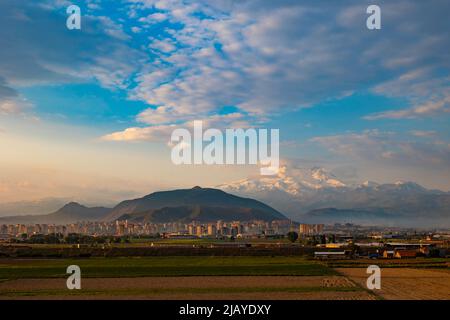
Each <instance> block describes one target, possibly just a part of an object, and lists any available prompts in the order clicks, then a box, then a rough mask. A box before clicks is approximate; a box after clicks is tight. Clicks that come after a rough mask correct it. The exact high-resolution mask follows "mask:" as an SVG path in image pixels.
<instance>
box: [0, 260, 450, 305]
mask: <svg viewBox="0 0 450 320" xmlns="http://www.w3.org/2000/svg"><path fill="white" fill-rule="evenodd" d="M72 264H75V265H78V266H80V268H81V277H82V289H81V290H68V289H67V288H66V278H67V276H68V275H67V274H66V268H67V266H69V265H72ZM369 264H379V265H380V267H381V268H382V290H380V291H370V290H367V289H366V287H365V281H366V279H367V274H366V272H365V271H366V267H367V265H369ZM330 283H331V285H327V284H330ZM449 292H450V271H449V267H448V259H440V258H436V259H409V260H377V261H376V262H374V261H372V260H368V259H367V260H365V259H359V260H333V261H317V260H312V259H308V258H306V257H301V256H274V257H271V256H235V257H230V256H205V257H203V256H160V257H111V258H78V259H17V258H16V259H1V260H0V299H74V298H75V299H220V300H226V299H263V300H264V299H289V300H291V299H293V300H295V299H302V300H307V299H324V300H326V299H332V300H341V299H343V300H354V299H357V300H374V299H450V296H449V294H448V293H449Z"/></svg>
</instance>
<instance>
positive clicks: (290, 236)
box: [287, 231, 298, 243]
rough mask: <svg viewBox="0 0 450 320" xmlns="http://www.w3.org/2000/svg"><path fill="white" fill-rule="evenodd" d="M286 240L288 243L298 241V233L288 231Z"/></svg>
mask: <svg viewBox="0 0 450 320" xmlns="http://www.w3.org/2000/svg"><path fill="white" fill-rule="evenodd" d="M287 238H288V239H289V241H290V242H292V243H294V242H295V241H297V239H298V233H297V232H294V231H290V232H288V234H287Z"/></svg>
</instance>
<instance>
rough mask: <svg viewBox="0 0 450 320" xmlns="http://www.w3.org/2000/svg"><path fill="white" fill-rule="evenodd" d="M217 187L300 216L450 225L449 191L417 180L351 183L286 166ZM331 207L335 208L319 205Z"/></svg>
mask: <svg viewBox="0 0 450 320" xmlns="http://www.w3.org/2000/svg"><path fill="white" fill-rule="evenodd" d="M218 188H220V189H222V190H224V191H227V192H230V193H234V194H238V195H244V196H249V197H252V198H255V199H258V200H261V201H264V202H266V203H268V204H269V205H271V206H273V207H274V208H276V209H277V210H279V211H281V212H283V213H285V214H286V215H288V216H290V217H291V218H292V219H296V220H300V221H307V222H315V221H320V222H330V223H332V222H344V221H345V222H354V223H362V222H364V223H366V224H367V223H369V224H370V223H373V224H379V223H380V222H382V223H384V224H391V225H399V224H402V225H417V224H426V225H430V226H431V225H442V223H444V224H446V225H449V226H450V193H446V192H443V191H439V190H429V189H426V188H424V187H422V186H420V185H419V184H417V183H414V182H403V181H398V182H395V183H388V184H379V183H376V182H373V181H365V182H361V183H351V182H346V181H342V180H341V179H339V178H338V177H336V176H335V175H334V174H333V173H332V172H330V171H328V170H326V169H324V168H318V167H314V168H289V169H288V168H287V167H285V166H284V167H282V168H280V170H279V173H278V175H277V176H274V177H264V176H261V177H257V178H254V179H243V180H240V181H236V182H233V183H228V184H222V185H220V186H218ZM327 208H333V210H332V211H323V210H322V211H318V209H327ZM339 210H346V211H345V213H344V212H343V211H339ZM350 210H351V211H350ZM349 212H351V215H349ZM355 212H360V215H358V214H355Z"/></svg>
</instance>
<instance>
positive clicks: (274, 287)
mask: <svg viewBox="0 0 450 320" xmlns="http://www.w3.org/2000/svg"><path fill="white" fill-rule="evenodd" d="M324 283H332V284H333V287H332V288H325V291H322V288H323V286H324ZM81 285H82V290H81V291H78V292H76V295H73V294H72V293H73V292H72V291H69V290H67V289H66V283H65V279H20V280H12V281H5V282H1V283H0V299H55V300H58V299H160V300H164V299H194V300H195V299H213V300H216V299H218V300H227V299H238V300H239V299H250V300H251V299H262V300H264V299H290V300H292V299H293V300H296V299H302V300H303V299H305V300H307V299H324V300H326V299H330V300H355V299H374V298H375V296H373V295H371V294H370V293H368V292H366V291H360V290H358V288H357V287H356V286H355V284H354V283H353V282H351V281H349V280H348V279H347V278H345V277H339V276H332V277H324V276H302V277H295V276H281V277H280V276H264V277H259V276H255V277H248V276H245V277H238V276H236V277H219V276H207V277H145V278H87V279H82V283H81ZM318 288H319V290H318ZM345 289H349V291H345ZM83 290H87V291H88V292H89V293H88V294H86V295H83V293H82V291H83ZM192 290H194V292H192ZM353 290H356V291H353ZM303 291H304V292H303ZM108 292H110V294H108Z"/></svg>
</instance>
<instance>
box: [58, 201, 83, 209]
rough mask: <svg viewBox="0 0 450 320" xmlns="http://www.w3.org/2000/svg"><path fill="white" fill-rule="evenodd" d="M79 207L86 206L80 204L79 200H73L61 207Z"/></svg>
mask: <svg viewBox="0 0 450 320" xmlns="http://www.w3.org/2000/svg"><path fill="white" fill-rule="evenodd" d="M78 208H86V207H85V206H83V205H81V204H79V203H78V202H74V201H72V202H69V203H68V204H66V205H65V206H64V207H62V208H61V209H78Z"/></svg>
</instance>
